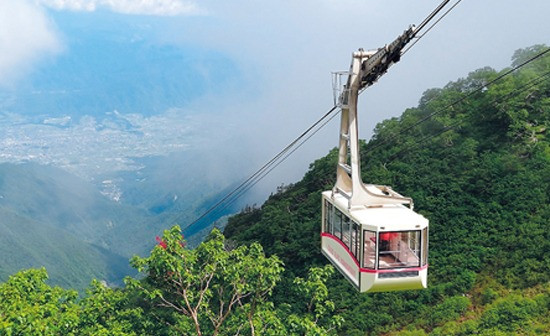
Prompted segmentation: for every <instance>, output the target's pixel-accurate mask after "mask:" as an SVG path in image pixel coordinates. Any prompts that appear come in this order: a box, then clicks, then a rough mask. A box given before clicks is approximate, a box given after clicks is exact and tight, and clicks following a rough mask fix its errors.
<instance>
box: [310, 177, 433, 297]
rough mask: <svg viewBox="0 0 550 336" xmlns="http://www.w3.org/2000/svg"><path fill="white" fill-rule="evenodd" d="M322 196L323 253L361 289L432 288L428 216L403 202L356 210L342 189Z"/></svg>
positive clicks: (324, 193) (374, 290)
mask: <svg viewBox="0 0 550 336" xmlns="http://www.w3.org/2000/svg"><path fill="white" fill-rule="evenodd" d="M373 188H375V187H373ZM322 198H323V213H322V218H323V226H322V227H323V229H322V233H321V245H322V252H323V254H324V255H325V256H326V257H327V258H328V259H329V260H330V261H331V262H332V264H333V265H334V266H335V267H336V268H337V269H338V270H339V271H340V272H341V273H342V274H343V275H344V276H345V277H346V279H348V280H349V281H350V282H351V284H352V285H353V286H354V287H355V288H356V289H357V290H359V291H360V292H380V291H394V290H407V289H421V288H426V287H427V272H428V253H427V252H428V246H427V243H428V220H427V219H426V218H424V217H423V216H421V215H419V214H417V213H415V212H414V211H412V210H411V209H409V208H408V207H405V206H403V205H401V204H385V205H380V206H372V207H369V206H363V207H358V208H354V209H351V210H350V209H348V199H347V198H346V197H344V196H342V195H341V194H340V193H334V194H333V192H332V191H325V192H323V197H322Z"/></svg>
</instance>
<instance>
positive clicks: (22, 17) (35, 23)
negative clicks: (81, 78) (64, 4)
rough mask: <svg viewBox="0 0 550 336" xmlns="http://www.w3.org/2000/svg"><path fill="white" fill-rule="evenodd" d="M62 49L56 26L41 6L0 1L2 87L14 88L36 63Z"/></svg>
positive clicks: (0, 83) (5, 0) (0, 77)
mask: <svg viewBox="0 0 550 336" xmlns="http://www.w3.org/2000/svg"><path fill="white" fill-rule="evenodd" d="M60 50H61V43H60V41H59V39H58V36H57V33H56V31H55V28H54V25H53V24H52V22H51V21H50V20H49V19H48V18H47V17H46V15H45V14H44V12H43V11H42V10H41V9H40V7H38V6H36V5H34V4H32V3H30V2H28V1H26V0H25V1H21V0H20V1H10V0H0V85H2V86H10V85H12V84H13V82H14V80H16V79H17V78H19V77H21V76H22V74H23V73H25V72H26V71H28V70H29V68H30V67H31V66H32V64H34V62H35V61H37V60H38V59H40V58H42V57H44V56H47V55H52V54H55V53H57V52H59V51H60Z"/></svg>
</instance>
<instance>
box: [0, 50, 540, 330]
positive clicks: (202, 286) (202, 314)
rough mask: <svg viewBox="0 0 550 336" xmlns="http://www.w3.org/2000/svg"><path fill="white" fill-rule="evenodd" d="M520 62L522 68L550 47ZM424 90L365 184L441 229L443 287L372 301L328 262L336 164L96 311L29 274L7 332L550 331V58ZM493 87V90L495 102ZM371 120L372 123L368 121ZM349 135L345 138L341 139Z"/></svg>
mask: <svg viewBox="0 0 550 336" xmlns="http://www.w3.org/2000/svg"><path fill="white" fill-rule="evenodd" d="M546 49H547V47H545V46H534V47H531V48H527V49H524V50H519V51H518V52H516V53H515V54H514V56H513V59H512V65H511V66H512V67H515V66H518V65H520V64H522V63H523V62H524V61H526V60H528V59H530V58H531V57H532V56H533V55H535V54H538V53H540V52H542V51H543V50H546ZM548 55H549V54H548V53H547V54H546V55H545V56H544V57H541V58H539V59H537V60H535V61H533V62H531V63H529V64H528V65H526V66H523V67H521V68H520V69H519V70H518V71H515V72H512V73H511V74H510V75H505V74H506V73H507V70H509V69H504V70H502V71H496V70H493V69H491V68H483V69H479V70H477V71H474V72H472V73H470V74H469V75H468V76H467V77H466V78H464V79H459V80H457V81H454V82H451V83H449V84H448V85H447V86H445V87H444V88H442V89H432V90H428V91H427V92H425V94H424V95H423V97H422V98H421V99H420V102H419V105H418V107H415V108H411V109H408V110H406V111H405V112H404V113H403V115H402V116H401V117H399V118H394V119H390V120H386V121H384V122H382V123H380V124H379V125H378V126H377V127H376V130H375V135H374V137H373V139H371V140H370V141H369V142H368V143H366V142H365V143H362V144H361V155H362V172H363V179H364V181H366V182H369V183H376V184H386V185H390V186H392V187H393V188H394V189H395V190H396V191H398V192H399V193H401V194H403V195H406V196H410V197H412V198H413V199H414V201H415V209H416V210H417V211H419V212H420V213H422V214H423V215H424V216H425V217H427V218H428V219H429V220H430V254H429V265H430V266H429V271H428V273H429V275H428V279H429V286H428V289H425V290H419V291H406V292H394V293H377V294H358V293H357V292H356V291H355V289H353V288H352V286H350V285H349V284H348V282H347V281H346V280H344V279H343V278H342V277H341V276H340V274H338V272H335V271H334V269H333V268H332V267H331V266H326V265H327V263H328V262H327V261H326V260H325V259H324V258H323V257H322V255H321V253H320V236H319V234H320V221H321V218H320V216H321V195H320V192H321V191H323V190H329V189H331V188H332V186H333V184H334V178H335V167H336V162H337V152H336V151H335V150H333V151H331V152H330V153H329V154H328V155H327V156H325V157H323V158H321V159H319V160H317V161H315V162H314V163H313V164H312V165H311V167H310V169H309V171H308V172H307V173H306V175H305V176H304V178H303V179H302V180H301V181H299V182H297V183H296V184H293V185H289V186H282V187H280V188H279V190H277V192H276V193H275V194H273V195H272V196H271V197H270V198H269V199H268V200H267V201H266V202H265V203H264V204H263V205H262V206H261V207H260V208H247V209H246V210H244V211H243V212H242V213H241V214H239V215H237V216H234V217H231V218H230V219H229V222H228V224H227V227H226V229H225V231H224V234H225V237H226V238H224V236H223V235H222V234H221V233H220V232H219V231H217V230H215V231H213V232H212V233H211V234H210V236H209V238H208V239H207V240H206V241H205V242H204V243H202V244H200V245H199V247H197V248H196V249H189V248H187V247H186V245H185V242H184V240H183V239H182V236H181V232H180V230H179V228H178V227H174V228H172V229H171V230H167V231H165V233H164V236H163V237H159V238H158V246H156V247H155V248H154V249H153V251H152V252H151V255H150V256H149V257H146V258H140V257H134V258H133V259H132V265H133V266H134V267H135V268H137V269H138V270H139V271H140V272H142V276H141V277H138V278H137V279H134V278H127V279H126V286H125V287H124V288H120V289H110V288H107V287H105V286H104V285H102V284H100V283H98V282H94V283H93V284H92V285H91V287H90V289H89V291H88V292H87V294H86V295H85V297H84V298H83V299H80V300H78V299H77V298H76V293H74V292H73V291H66V290H63V289H60V288H52V287H50V286H48V285H47V284H46V283H45V278H46V272H45V271H44V270H29V271H24V272H20V273H18V274H16V275H14V276H12V277H11V278H10V279H9V280H8V281H7V282H5V283H1V284H0V334H6V335H15V334H23V335H401V336H404V335H409V336H412V335H428V334H429V335H486V336H489V335H547V334H550V254H549V253H548V251H550V243H549V238H550V237H549V236H550V233H549V231H550V230H549V228H550V221H549V218H550V131H548V127H549V126H550V80H549V77H550V57H549V56H548ZM484 85H486V87H485V88H483V89H481V88H482V87H483V86H484ZM365 117H366V116H365ZM335 132H336V130H335Z"/></svg>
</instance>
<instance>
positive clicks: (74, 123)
mask: <svg viewBox="0 0 550 336" xmlns="http://www.w3.org/2000/svg"><path fill="white" fill-rule="evenodd" d="M192 129H193V119H192V117H189V116H186V115H184V113H183V112H182V111H179V110H171V111H168V112H167V113H164V114H160V115H155V116H150V117H144V116H142V115H138V114H120V113H118V112H117V111H114V112H109V113H106V114H105V115H104V116H102V117H97V116H96V117H92V116H84V117H80V118H79V120H73V118H71V117H70V116H64V117H56V118H50V117H42V118H38V119H37V118H33V119H32V120H31V118H30V117H26V116H21V115H17V114H7V113H4V114H2V115H0V162H11V163H19V162H28V161H31V162H36V163H39V164H44V165H54V166H57V167H60V168H63V169H65V170H67V171H69V172H71V173H73V174H75V175H77V176H79V177H82V178H84V179H86V180H89V181H94V180H95V179H96V178H97V177H98V176H106V175H107V176H108V175H109V174H112V173H115V172H120V171H132V170H138V169H140V168H142V165H141V164H140V163H138V162H136V160H135V159H138V158H143V157H148V156H162V155H168V154H170V153H174V152H180V151H183V150H185V149H187V148H188V147H189V146H190V143H191V137H192ZM95 182H99V183H102V184H103V188H102V189H103V190H104V191H105V192H106V193H108V194H109V197H110V198H111V199H114V200H118V199H119V198H120V195H118V196H117V193H118V191H117V188H116V185H115V184H114V182H113V181H110V180H105V181H95Z"/></svg>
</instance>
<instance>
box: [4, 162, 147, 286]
mask: <svg viewBox="0 0 550 336" xmlns="http://www.w3.org/2000/svg"><path fill="white" fill-rule="evenodd" d="M144 214H145V212H144V211H139V210H138V209H133V208H131V207H127V206H121V205H119V204H117V203H115V202H112V201H111V200H109V199H107V198H106V197H104V196H103V195H101V193H99V191H97V189H96V188H95V187H94V186H93V185H91V184H89V183H87V182H85V181H83V180H81V179H79V178H77V177H75V176H73V175H71V174H69V173H67V172H65V171H63V170H61V169H57V168H54V167H48V166H40V165H37V164H31V163H26V164H17V165H15V164H1V165H0V256H1V258H0V277H1V278H2V279H5V278H6V277H7V275H8V274H12V273H14V272H15V271H18V270H19V269H21V268H28V267H41V266H45V267H47V269H48V270H49V272H50V275H51V279H52V282H53V283H55V284H59V285H63V286H71V287H76V288H78V289H82V288H85V287H86V286H87V285H88V283H89V282H90V281H91V279H93V278H97V279H100V280H105V281H107V282H109V283H118V284H120V283H121V280H122V278H123V277H124V276H125V275H127V274H130V273H132V272H131V268H130V267H129V263H128V258H129V257H130V256H131V255H132V254H134V253H136V252H137V251H138V250H137V248H136V246H135V245H134V246H133V245H132V242H131V239H127V236H128V235H123V234H117V233H118V231H120V230H122V228H124V230H125V231H126V232H128V231H129V230H130V229H129V226H131V225H133V224H135V225H136V226H137V225H139V224H140V223H142V222H145V220H146V216H145V215H144ZM151 237H154V235H151V236H150V237H149V238H151ZM142 240H145V239H142ZM147 243H148V244H144V245H147V246H143V247H141V246H140V247H141V248H142V250H145V248H146V247H147V248H149V247H150V246H151V245H152V244H154V241H153V239H149V241H148V242H147Z"/></svg>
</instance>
